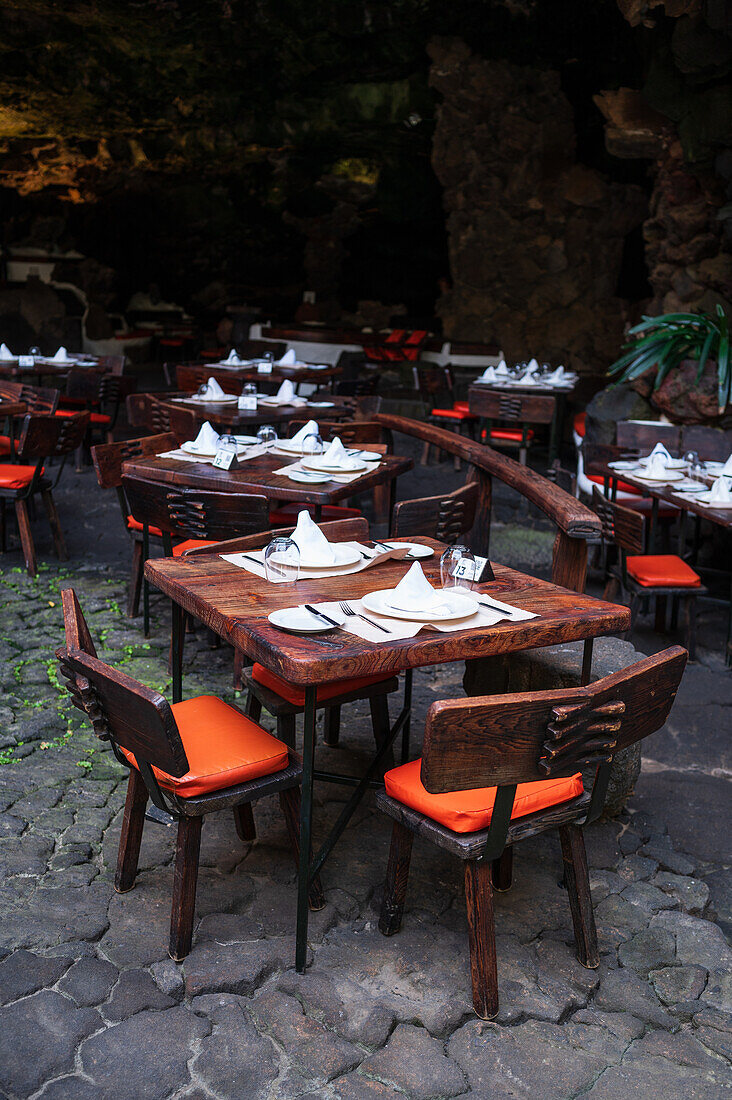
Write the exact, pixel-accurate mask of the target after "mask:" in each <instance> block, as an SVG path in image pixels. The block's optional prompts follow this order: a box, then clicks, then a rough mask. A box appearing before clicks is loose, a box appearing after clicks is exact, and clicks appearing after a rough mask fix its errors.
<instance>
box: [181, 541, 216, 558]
mask: <svg viewBox="0 0 732 1100" xmlns="http://www.w3.org/2000/svg"><path fill="white" fill-rule="evenodd" d="M218 541H219V540H218V539H186V541H185V542H179V543H178V545H177V546H174V547H173V557H174V558H179V557H181V556H182V555H183V554H185V552H186V550H196V549H197V548H198V547H199V546H214V545H215V544H216V543H217V542H218Z"/></svg>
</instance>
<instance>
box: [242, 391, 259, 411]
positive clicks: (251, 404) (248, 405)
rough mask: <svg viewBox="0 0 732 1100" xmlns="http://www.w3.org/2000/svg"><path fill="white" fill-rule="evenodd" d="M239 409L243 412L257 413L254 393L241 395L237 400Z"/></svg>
mask: <svg viewBox="0 0 732 1100" xmlns="http://www.w3.org/2000/svg"><path fill="white" fill-rule="evenodd" d="M239 408H240V409H241V410H242V411H244V412H256V411H257V395H256V393H243V394H242V395H241V397H240V398H239Z"/></svg>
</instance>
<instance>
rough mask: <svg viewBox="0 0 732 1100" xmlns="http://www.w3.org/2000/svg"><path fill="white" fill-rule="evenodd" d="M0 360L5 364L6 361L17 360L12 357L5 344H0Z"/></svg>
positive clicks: (15, 356) (14, 356)
mask: <svg viewBox="0 0 732 1100" xmlns="http://www.w3.org/2000/svg"><path fill="white" fill-rule="evenodd" d="M0 359H2V360H3V361H5V362H7V360H8V359H17V355H13V353H12V351H11V350H10V348H9V347H8V345H7V344H0Z"/></svg>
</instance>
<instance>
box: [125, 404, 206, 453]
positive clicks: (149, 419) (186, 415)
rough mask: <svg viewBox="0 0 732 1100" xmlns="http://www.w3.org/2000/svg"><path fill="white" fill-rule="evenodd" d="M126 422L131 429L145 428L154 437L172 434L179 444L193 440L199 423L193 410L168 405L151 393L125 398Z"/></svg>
mask: <svg viewBox="0 0 732 1100" xmlns="http://www.w3.org/2000/svg"><path fill="white" fill-rule="evenodd" d="M127 420H128V422H129V424H130V426H131V427H133V428H145V429H146V430H147V431H149V432H152V433H153V434H154V435H159V434H161V433H163V432H173V434H174V435H175V436H176V438H177V439H178V441H179V442H185V441H186V440H187V439H195V437H196V436H197V435H198V429H199V422H198V417H197V416H196V413H195V411H194V410H193V409H185V408H182V407H179V406H177V405H168V404H166V403H165V402H164V401H159V400H158V398H157V397H155V396H154V395H153V394H151V393H133V394H130V395H129V396H128V397H127Z"/></svg>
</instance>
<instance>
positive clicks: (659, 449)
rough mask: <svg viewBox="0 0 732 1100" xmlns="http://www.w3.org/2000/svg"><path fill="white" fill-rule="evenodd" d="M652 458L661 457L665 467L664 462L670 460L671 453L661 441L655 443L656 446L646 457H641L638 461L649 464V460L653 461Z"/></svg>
mask: <svg viewBox="0 0 732 1100" xmlns="http://www.w3.org/2000/svg"><path fill="white" fill-rule="evenodd" d="M654 458H660V459H662V461H663V465H664V468H665V467H666V464H667V463H668V462H671V461H672V459H671V455H670V454H669V453H668V451H667V450H666V448H665V447H664V445H663V443H657V444H656V446H655V447H654V448H653V450H652V451H651V453H650V454H649V455H648V456H647V457H646V458H642V459H641V460H640V461H641V462H644V463H647V464H648V465H649V466H650V464H651V462H653V460H654Z"/></svg>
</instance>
